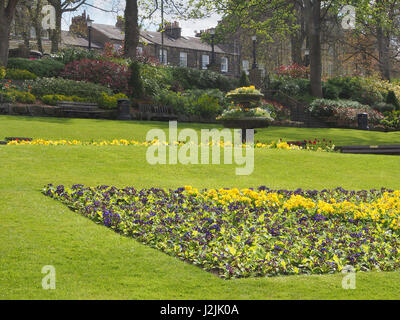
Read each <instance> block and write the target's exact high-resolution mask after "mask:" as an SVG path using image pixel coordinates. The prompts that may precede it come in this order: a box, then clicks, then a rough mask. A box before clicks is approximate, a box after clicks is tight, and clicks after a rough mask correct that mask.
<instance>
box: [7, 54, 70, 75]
mask: <svg viewBox="0 0 400 320" xmlns="http://www.w3.org/2000/svg"><path fill="white" fill-rule="evenodd" d="M64 67H65V65H64V64H63V63H62V62H59V61H56V60H53V59H40V60H29V59H23V58H10V59H8V68H10V69H20V70H28V71H29V72H32V73H34V74H35V75H37V76H38V77H56V76H58V75H59V74H60V72H61V71H63V70H64Z"/></svg>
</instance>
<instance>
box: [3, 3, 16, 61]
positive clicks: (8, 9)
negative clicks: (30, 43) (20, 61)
mask: <svg viewBox="0 0 400 320" xmlns="http://www.w3.org/2000/svg"><path fill="white" fill-rule="evenodd" d="M18 1H19V0H8V1H7V0H0V66H4V67H7V61H8V48H9V37H10V30H11V22H12V21H13V18H14V14H15V10H16V7H17V4H18Z"/></svg>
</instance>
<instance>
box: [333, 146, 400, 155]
mask: <svg viewBox="0 0 400 320" xmlns="http://www.w3.org/2000/svg"><path fill="white" fill-rule="evenodd" d="M336 150H339V151H340V152H341V153H352V154H380V155H400V145H386V146H341V147H336Z"/></svg>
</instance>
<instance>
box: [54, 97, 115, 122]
mask: <svg viewBox="0 0 400 320" xmlns="http://www.w3.org/2000/svg"><path fill="white" fill-rule="evenodd" d="M57 107H58V108H59V110H60V111H61V113H62V114H63V115H64V116H70V117H75V116H78V117H79V116H82V117H85V118H99V117H103V116H104V115H106V114H108V113H109V111H106V110H102V109H100V108H99V107H98V105H97V104H96V103H89V102H70V101H59V102H58V103H57Z"/></svg>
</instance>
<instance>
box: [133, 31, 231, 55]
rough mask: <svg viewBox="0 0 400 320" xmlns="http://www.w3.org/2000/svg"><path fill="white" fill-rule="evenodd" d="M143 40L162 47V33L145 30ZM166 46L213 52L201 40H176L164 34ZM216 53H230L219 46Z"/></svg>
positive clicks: (142, 33) (183, 38) (194, 38)
mask: <svg viewBox="0 0 400 320" xmlns="http://www.w3.org/2000/svg"><path fill="white" fill-rule="evenodd" d="M140 34H141V36H142V38H145V39H146V40H148V41H149V42H153V43H156V44H158V45H161V32H154V31H146V30H143V31H141V32H140ZM164 45H165V46H166V47H174V48H182V49H192V50H198V51H209V52H211V51H212V47H211V45H210V44H208V43H205V42H203V41H202V40H201V39H200V38H196V37H186V36H184V37H180V38H178V39H174V38H171V37H168V36H167V35H166V34H164ZM214 49H215V52H216V53H228V52H226V51H224V50H222V49H221V48H220V47H219V46H218V45H215V48H214Z"/></svg>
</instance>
